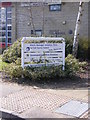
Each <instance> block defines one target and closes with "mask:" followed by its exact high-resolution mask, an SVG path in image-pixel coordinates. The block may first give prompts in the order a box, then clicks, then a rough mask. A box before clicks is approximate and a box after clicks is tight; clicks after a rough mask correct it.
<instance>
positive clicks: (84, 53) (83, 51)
mask: <svg viewBox="0 0 90 120" xmlns="http://www.w3.org/2000/svg"><path fill="white" fill-rule="evenodd" d="M65 41H66V48H65V52H66V53H65V54H66V56H67V55H68V54H72V47H73V38H70V37H66V38H65ZM89 42H90V41H89V40H88V38H85V37H83V38H79V43H78V51H77V58H78V59H83V60H85V59H88V49H90V43H89ZM89 59H90V58H89Z"/></svg>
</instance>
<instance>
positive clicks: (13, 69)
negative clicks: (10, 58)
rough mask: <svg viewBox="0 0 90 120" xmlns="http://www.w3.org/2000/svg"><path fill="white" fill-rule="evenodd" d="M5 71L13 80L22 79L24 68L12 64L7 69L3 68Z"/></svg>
mask: <svg viewBox="0 0 90 120" xmlns="http://www.w3.org/2000/svg"><path fill="white" fill-rule="evenodd" d="M3 71H4V72H5V73H6V74H7V75H8V76H10V77H11V78H21V77H22V75H23V69H22V67H21V66H20V65H16V64H14V63H11V64H9V65H7V66H6V67H3Z"/></svg>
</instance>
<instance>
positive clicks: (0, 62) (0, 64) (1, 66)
mask: <svg viewBox="0 0 90 120" xmlns="http://www.w3.org/2000/svg"><path fill="white" fill-rule="evenodd" d="M7 65H8V63H6V62H3V61H2V55H0V72H1V71H2V68H3V66H7Z"/></svg>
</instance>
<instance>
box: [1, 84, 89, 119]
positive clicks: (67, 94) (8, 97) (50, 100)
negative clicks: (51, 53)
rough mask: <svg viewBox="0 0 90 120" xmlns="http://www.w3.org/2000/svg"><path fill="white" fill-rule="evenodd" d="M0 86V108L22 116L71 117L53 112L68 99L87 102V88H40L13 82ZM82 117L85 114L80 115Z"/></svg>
mask: <svg viewBox="0 0 90 120" xmlns="http://www.w3.org/2000/svg"><path fill="white" fill-rule="evenodd" d="M0 86H1V87H2V88H1V90H2V92H1V93H2V95H0V103H1V104H0V109H1V108H2V109H5V110H7V111H12V113H16V114H18V115H19V117H23V118H29V117H30V118H35V117H36V118H38V117H39V118H73V116H69V115H64V114H62V113H60V114H58V113H55V110H56V109H57V108H58V107H61V106H63V105H64V104H66V103H67V102H69V101H70V100H80V101H83V102H87V103H88V90H57V89H56V90H53V89H40V88H36V87H31V86H21V85H18V84H13V83H2V84H1V83H0ZM40 113H41V114H40ZM84 117H87V114H86V115H83V116H82V118H84Z"/></svg>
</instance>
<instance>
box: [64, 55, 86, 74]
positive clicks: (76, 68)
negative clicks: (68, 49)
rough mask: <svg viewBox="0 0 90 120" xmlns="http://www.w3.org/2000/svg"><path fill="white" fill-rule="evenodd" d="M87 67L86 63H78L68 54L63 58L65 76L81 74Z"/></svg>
mask: <svg viewBox="0 0 90 120" xmlns="http://www.w3.org/2000/svg"><path fill="white" fill-rule="evenodd" d="M86 65H87V63H86V62H79V60H78V59H76V58H74V56H72V55H71V54H69V55H68V56H67V57H66V58H65V66H66V68H65V74H66V76H72V75H75V74H77V73H78V72H82V70H83V68H84V67H85V66H86Z"/></svg>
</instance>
